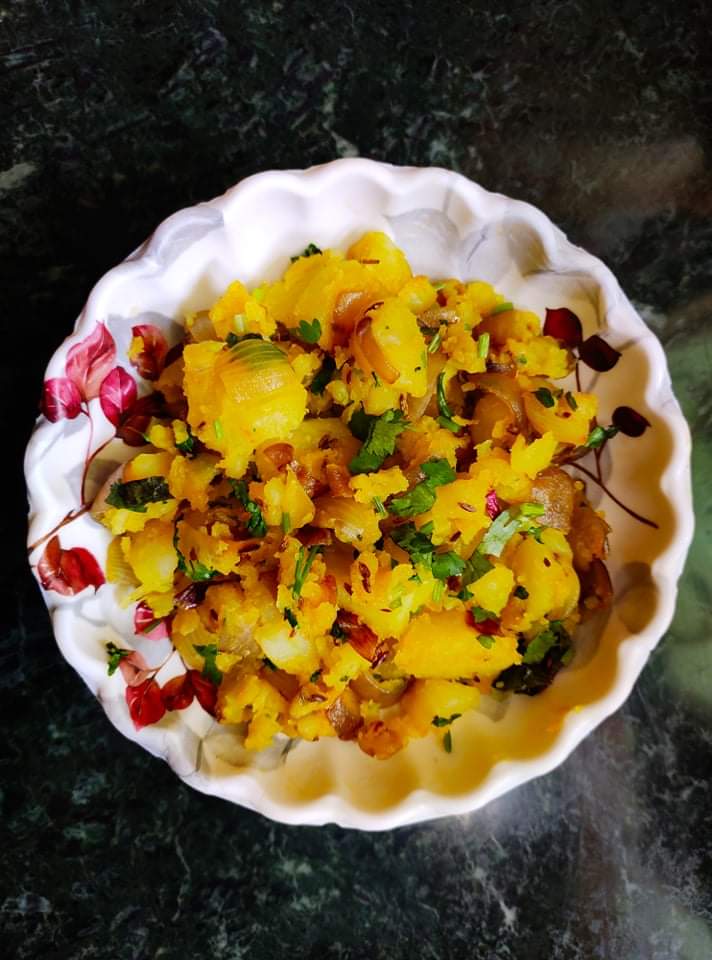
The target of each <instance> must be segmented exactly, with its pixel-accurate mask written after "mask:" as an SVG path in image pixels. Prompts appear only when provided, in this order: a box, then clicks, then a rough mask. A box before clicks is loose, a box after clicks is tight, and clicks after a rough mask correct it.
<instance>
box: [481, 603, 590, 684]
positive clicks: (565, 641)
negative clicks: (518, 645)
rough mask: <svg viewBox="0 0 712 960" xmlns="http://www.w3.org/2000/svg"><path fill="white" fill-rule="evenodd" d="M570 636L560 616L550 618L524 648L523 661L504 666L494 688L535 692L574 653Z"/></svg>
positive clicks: (567, 661)
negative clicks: (549, 621) (547, 623)
mask: <svg viewBox="0 0 712 960" xmlns="http://www.w3.org/2000/svg"><path fill="white" fill-rule="evenodd" d="M573 653H574V650H573V646H572V644H571V637H570V636H569V634H568V632H567V631H566V629H565V628H564V626H563V624H562V623H561V621H560V620H552V621H551V623H550V624H549V625H548V627H547V628H546V630H544V631H542V632H541V633H539V634H538V635H537V636H536V637H535V638H534V639H533V640H532V641H530V643H529V645H528V646H527V647H526V649H524V656H523V658H522V663H518V664H514V665H513V666H511V667H507V669H506V670H503V671H502V672H501V673H500V674H499V676H498V677H497V679H496V680H495V682H494V687H495V689H496V690H511V691H513V692H514V693H523V694H526V695H528V696H530V697H531V696H535V695H536V694H537V693H541V691H542V690H545V689H546V688H547V687H548V686H549V684H550V683H551V682H552V680H553V679H554V677H555V676H556V674H557V673H558V672H559V670H560V669H561V667H562V666H565V665H566V664H567V663H569V662H570V660H571V658H572V657H573Z"/></svg>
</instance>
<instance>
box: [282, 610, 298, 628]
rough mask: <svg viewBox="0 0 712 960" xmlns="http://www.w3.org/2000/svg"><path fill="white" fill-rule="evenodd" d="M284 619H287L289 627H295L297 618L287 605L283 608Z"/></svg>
mask: <svg viewBox="0 0 712 960" xmlns="http://www.w3.org/2000/svg"><path fill="white" fill-rule="evenodd" d="M284 619H285V620H286V621H287V623H288V624H289V626H290V627H294V628H295V629H296V627H297V618H296V617H295V616H294V613H293V612H292V611H291V610H290V609H289V607H285V609H284Z"/></svg>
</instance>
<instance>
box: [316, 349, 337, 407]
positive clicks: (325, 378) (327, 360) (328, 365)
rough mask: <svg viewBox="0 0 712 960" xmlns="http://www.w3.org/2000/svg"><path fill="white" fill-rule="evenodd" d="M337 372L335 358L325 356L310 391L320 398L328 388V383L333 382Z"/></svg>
mask: <svg viewBox="0 0 712 960" xmlns="http://www.w3.org/2000/svg"><path fill="white" fill-rule="evenodd" d="M335 370H336V361H335V360H334V358H333V357H330V356H328V355H327V356H325V357H324V360H323V362H322V365H321V366H320V367H319V369H318V371H317V373H316V376H315V377H314V379H313V380H312V382H311V384H310V386H309V390H310V391H311V392H312V393H314V394H316V395H317V396H318V397H320V396H321V395H322V394H323V393H324V390H325V388H326V385H327V383H329V382H330V381H331V378H332V377H333V376H334V372H335Z"/></svg>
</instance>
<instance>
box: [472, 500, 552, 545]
mask: <svg viewBox="0 0 712 960" xmlns="http://www.w3.org/2000/svg"><path fill="white" fill-rule="evenodd" d="M543 513H544V507H543V506H542V505H541V504H540V503H522V504H520V505H519V506H518V507H510V509H509V510H503V511H502V512H501V513H500V514H499V516H498V517H495V519H494V520H493V521H492V524H491V526H490V527H489V528H488V529H487V531H486V533H485V535H484V537H483V538H482V541H481V542H480V545H479V547H478V548H477V550H478V551H479V552H480V553H483V554H489V555H490V556H492V557H499V556H501V554H502V551H503V550H504V548H505V547H506V546H507V544H508V543H509V541H510V540H511V539H512V537H513V536H514V534H515V533H519V532H520V531H522V532H523V531H528V530H530V529H531V530H534V531H537V530H540V528H538V527H533V526H532V523H531V518H532V517H539V516H541V515H542V514H543Z"/></svg>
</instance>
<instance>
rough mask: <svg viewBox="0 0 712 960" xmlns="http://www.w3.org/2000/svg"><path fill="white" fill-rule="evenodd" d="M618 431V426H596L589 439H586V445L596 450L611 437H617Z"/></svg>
mask: <svg viewBox="0 0 712 960" xmlns="http://www.w3.org/2000/svg"><path fill="white" fill-rule="evenodd" d="M617 433H618V427H614V426H610V427H594V428H593V430H592V431H591V432H590V433H589V435H588V440H587V441H586V444H585V446H587V447H591V449H594V450H595V449H597V448H598V447H600V446H602V445H603V444H604V443H605V442H606V440H610V439H611V437H615V435H616V434H617Z"/></svg>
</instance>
